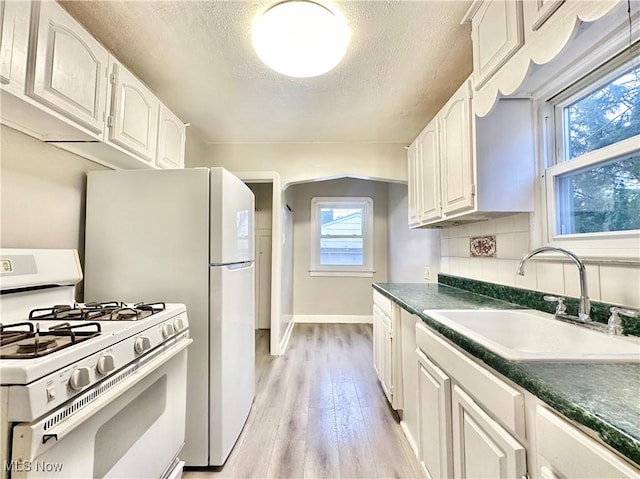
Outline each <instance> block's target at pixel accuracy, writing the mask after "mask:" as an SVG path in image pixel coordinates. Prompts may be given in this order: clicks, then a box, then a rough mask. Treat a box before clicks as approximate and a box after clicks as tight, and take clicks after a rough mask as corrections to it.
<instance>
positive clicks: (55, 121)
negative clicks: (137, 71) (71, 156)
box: [0, 0, 186, 168]
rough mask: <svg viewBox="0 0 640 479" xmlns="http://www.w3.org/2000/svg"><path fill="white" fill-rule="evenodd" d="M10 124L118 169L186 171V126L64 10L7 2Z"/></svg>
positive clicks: (4, 68) (1, 49)
mask: <svg viewBox="0 0 640 479" xmlns="http://www.w3.org/2000/svg"><path fill="white" fill-rule="evenodd" d="M0 96H1V103H2V108H0V119H1V121H2V124H4V125H7V126H9V127H11V128H14V129H16V130H19V131H21V132H23V133H25V134H27V135H30V136H32V137H34V138H37V139H39V140H42V141H47V142H50V143H52V144H55V145H56V146H58V147H60V148H62V149H65V150H68V151H71V152H73V153H75V154H77V155H79V156H82V157H85V158H88V159H90V160H92V161H95V162H97V163H101V164H103V165H106V166H108V167H111V168H183V167H184V153H185V140H186V135H185V133H186V132H185V126H184V124H183V123H182V122H181V121H180V120H179V119H178V118H177V117H176V116H175V115H174V114H173V113H171V111H169V110H168V109H167V108H165V107H164V106H163V105H162V104H161V103H160V101H159V100H158V98H156V96H155V94H153V93H152V92H151V91H150V90H149V89H148V88H147V87H146V86H145V85H144V83H142V82H141V81H140V80H138V79H137V78H136V77H135V76H134V75H133V74H131V73H130V72H129V71H128V70H127V69H126V68H125V67H123V66H122V65H121V64H120V63H119V62H118V61H117V60H116V59H115V58H113V56H111V55H110V54H109V53H108V51H107V50H106V49H105V48H104V47H103V46H102V45H101V44H100V43H98V41H96V40H95V39H94V38H93V37H92V36H91V35H90V34H89V33H88V32H87V31H86V30H85V29H84V28H83V27H82V26H81V25H80V24H79V23H78V22H76V21H75V20H74V19H73V17H71V16H70V15H69V14H68V13H67V12H66V11H65V10H64V9H63V8H62V6H61V5H60V4H58V3H57V2H55V1H52V0H44V1H41V2H39V1H13V0H12V1H6V0H0Z"/></svg>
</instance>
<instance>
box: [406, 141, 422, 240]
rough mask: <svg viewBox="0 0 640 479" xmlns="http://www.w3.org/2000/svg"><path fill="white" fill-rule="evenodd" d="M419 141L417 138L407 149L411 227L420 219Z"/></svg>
mask: <svg viewBox="0 0 640 479" xmlns="http://www.w3.org/2000/svg"><path fill="white" fill-rule="evenodd" d="M418 143H419V140H418V139H416V140H415V141H414V142H413V143H411V146H409V149H408V150H407V179H408V185H407V187H408V191H407V206H408V208H409V227H411V226H417V225H418V224H419V222H420V221H419V219H418V202H419V201H418V193H419V191H420V185H419V173H418Z"/></svg>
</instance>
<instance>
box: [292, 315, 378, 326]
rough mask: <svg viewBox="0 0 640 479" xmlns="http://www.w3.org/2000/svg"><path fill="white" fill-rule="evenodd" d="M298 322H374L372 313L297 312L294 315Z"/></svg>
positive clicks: (294, 319) (295, 320)
mask: <svg viewBox="0 0 640 479" xmlns="http://www.w3.org/2000/svg"><path fill="white" fill-rule="evenodd" d="M293 321H294V322H296V323H345V324H352V323H367V324H372V323H373V315H371V314H343V315H337V314H296V315H294V316H293Z"/></svg>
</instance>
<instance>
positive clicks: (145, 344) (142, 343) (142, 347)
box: [133, 336, 151, 354]
mask: <svg viewBox="0 0 640 479" xmlns="http://www.w3.org/2000/svg"><path fill="white" fill-rule="evenodd" d="M133 349H134V350H135V351H136V353H138V354H142V353H144V352H145V351H147V350H149V349H151V340H150V339H149V338H147V337H146V336H140V337H139V338H136V342H135V343H134V344H133Z"/></svg>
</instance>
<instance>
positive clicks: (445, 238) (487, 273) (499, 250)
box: [440, 213, 640, 308]
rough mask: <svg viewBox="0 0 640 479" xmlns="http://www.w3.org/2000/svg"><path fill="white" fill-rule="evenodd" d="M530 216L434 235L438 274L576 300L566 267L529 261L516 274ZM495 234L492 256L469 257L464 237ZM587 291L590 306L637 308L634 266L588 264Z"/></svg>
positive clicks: (639, 283) (526, 246)
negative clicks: (437, 244)
mask: <svg viewBox="0 0 640 479" xmlns="http://www.w3.org/2000/svg"><path fill="white" fill-rule="evenodd" d="M529 217H530V215H529V214H528V213H521V214H517V215H512V216H506V217H504V218H497V219H493V220H490V221H484V222H480V223H471V224H466V225H461V226H455V227H451V228H445V229H442V230H441V231H440V272H442V273H449V274H452V275H456V276H462V277H467V278H472V279H477V280H480V281H489V282H493V283H498V284H504V285H507V286H515V287H518V288H524V289H532V290H535V291H541V292H545V293H553V294H558V295H564V296H570V297H578V296H579V295H580V287H579V281H578V270H577V268H576V267H575V265H574V264H573V263H571V262H566V261H551V260H546V259H545V260H538V259H536V258H534V259H532V260H531V261H530V262H529V263H528V264H527V266H526V269H525V276H518V275H516V269H517V268H518V264H519V262H520V260H521V259H522V257H523V256H524V255H525V254H527V252H529V250H530V249H531V247H530V241H529V237H530V234H529V231H530V218H529ZM488 235H495V237H496V255H495V257H472V256H471V254H470V251H469V242H470V238H472V237H475V236H488ZM586 267H587V287H588V290H589V297H590V298H591V299H593V300H595V301H602V302H606V303H611V304H619V305H624V306H629V307H633V308H640V267H638V266H635V265H628V266H627V265H619V264H610V263H589V262H587V264H586Z"/></svg>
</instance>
